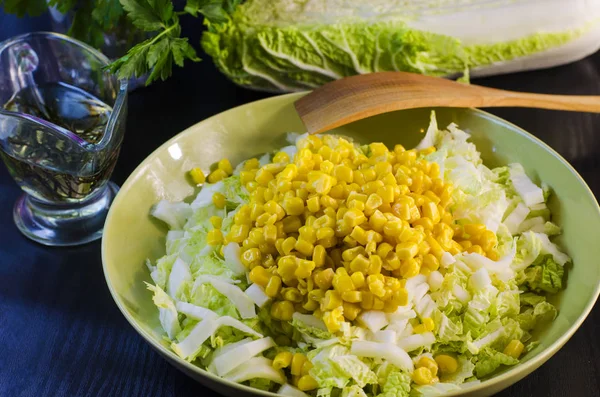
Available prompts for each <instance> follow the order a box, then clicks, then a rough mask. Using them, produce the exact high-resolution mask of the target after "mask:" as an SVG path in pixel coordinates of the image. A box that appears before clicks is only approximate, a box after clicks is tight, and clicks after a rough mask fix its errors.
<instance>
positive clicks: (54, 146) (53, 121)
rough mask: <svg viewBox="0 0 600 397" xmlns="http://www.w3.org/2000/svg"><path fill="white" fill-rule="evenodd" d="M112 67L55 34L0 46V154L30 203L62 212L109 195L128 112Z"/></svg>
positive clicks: (32, 35)
mask: <svg viewBox="0 0 600 397" xmlns="http://www.w3.org/2000/svg"><path fill="white" fill-rule="evenodd" d="M108 64H109V60H108V59H107V58H106V57H105V56H104V55H102V54H101V53H99V52H98V51H96V50H94V49H93V48H91V47H89V46H87V45H86V44H83V43H81V42H79V41H76V40H74V39H71V38H69V37H67V36H63V35H58V34H54V33H44V32H41V33H30V34H26V35H22V36H18V37H15V38H12V39H9V40H7V41H5V42H3V43H0V156H1V157H2V159H3V160H4V163H5V164H6V166H7V168H8V170H9V172H10V174H11V175H12V176H13V178H14V179H15V181H16V182H17V183H18V184H19V185H20V187H21V188H22V189H23V190H24V191H25V193H26V194H27V195H28V197H27V200H29V201H28V205H29V206H30V207H31V206H32V205H33V206H35V205H37V206H38V207H39V208H42V207H44V208H45V209H46V213H52V214H54V215H56V211H54V207H61V208H67V207H69V206H70V208H71V209H73V206H80V207H82V208H83V207H84V206H85V205H86V203H90V202H92V201H93V200H95V199H97V198H98V197H99V196H100V195H102V194H104V195H106V194H107V186H108V184H109V182H108V180H109V178H110V175H111V174H112V171H113V168H114V166H115V163H116V160H117V157H118V155H119V149H120V147H121V144H122V140H123V135H124V132H125V120H126V114H127V81H125V80H118V79H117V78H116V77H115V76H113V75H111V74H109V73H107V72H105V70H104V68H105V67H106V66H107V65H108ZM112 189H113V190H114V187H113V188H112ZM39 208H38V209H39ZM106 209H107V208H106ZM57 211H58V212H60V210H57ZM38 212H39V211H38ZM84 212H85V211H84ZM54 215H53V216H54ZM73 215H74V214H72V213H71V214H68V215H66V216H71V217H72V216H73ZM75 216H76V214H75ZM55 223H56V222H55ZM100 229H101V226H100Z"/></svg>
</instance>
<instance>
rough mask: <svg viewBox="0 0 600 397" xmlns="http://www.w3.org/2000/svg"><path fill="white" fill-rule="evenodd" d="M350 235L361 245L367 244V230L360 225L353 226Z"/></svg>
mask: <svg viewBox="0 0 600 397" xmlns="http://www.w3.org/2000/svg"><path fill="white" fill-rule="evenodd" d="M350 237H352V238H353V239H354V240H356V241H357V242H358V243H359V244H361V245H366V244H367V232H366V231H365V229H363V228H362V227H360V226H354V228H353V229H352V233H350Z"/></svg>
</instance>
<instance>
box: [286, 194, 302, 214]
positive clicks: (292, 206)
mask: <svg viewBox="0 0 600 397" xmlns="http://www.w3.org/2000/svg"><path fill="white" fill-rule="evenodd" d="M282 206H283V209H284V210H285V212H286V213H287V214H288V215H302V214H303V213H304V200H302V199H301V198H300V197H286V198H285V199H283V203H282Z"/></svg>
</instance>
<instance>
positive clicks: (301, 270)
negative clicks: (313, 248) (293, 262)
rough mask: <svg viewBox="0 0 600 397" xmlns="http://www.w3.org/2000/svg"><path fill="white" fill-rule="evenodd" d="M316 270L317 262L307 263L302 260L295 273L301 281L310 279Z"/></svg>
mask: <svg viewBox="0 0 600 397" xmlns="http://www.w3.org/2000/svg"><path fill="white" fill-rule="evenodd" d="M314 269H315V262H313V261H307V260H305V259H300V260H299V261H298V264H297V267H296V270H295V271H294V275H295V276H296V277H297V278H299V279H303V278H309V277H310V276H311V274H312V271H313V270H314Z"/></svg>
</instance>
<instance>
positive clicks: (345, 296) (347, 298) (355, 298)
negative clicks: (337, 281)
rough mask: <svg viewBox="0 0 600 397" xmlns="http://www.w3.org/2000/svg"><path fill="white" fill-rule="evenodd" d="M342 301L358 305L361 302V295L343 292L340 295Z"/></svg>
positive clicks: (355, 292)
mask: <svg viewBox="0 0 600 397" xmlns="http://www.w3.org/2000/svg"><path fill="white" fill-rule="evenodd" d="M342 300H343V301H344V302H350V303H358V302H360V301H361V300H362V293H361V292H360V291H345V292H343V293H342Z"/></svg>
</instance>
